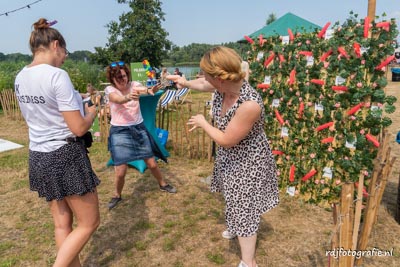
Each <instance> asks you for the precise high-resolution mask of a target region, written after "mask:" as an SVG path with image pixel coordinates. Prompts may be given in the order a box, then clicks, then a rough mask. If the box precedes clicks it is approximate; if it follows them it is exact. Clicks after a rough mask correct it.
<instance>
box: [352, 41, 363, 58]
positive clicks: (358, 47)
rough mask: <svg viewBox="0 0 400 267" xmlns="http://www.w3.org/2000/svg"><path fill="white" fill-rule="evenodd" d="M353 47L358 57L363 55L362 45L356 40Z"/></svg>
mask: <svg viewBox="0 0 400 267" xmlns="http://www.w3.org/2000/svg"><path fill="white" fill-rule="evenodd" d="M353 48H354V53H356V56H357V57H361V46H360V44H359V43H357V42H354V44H353Z"/></svg>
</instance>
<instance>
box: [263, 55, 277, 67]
mask: <svg viewBox="0 0 400 267" xmlns="http://www.w3.org/2000/svg"><path fill="white" fill-rule="evenodd" d="M274 57H275V53H274V52H272V51H271V52H270V54H269V57H267V58H266V59H265V61H264V66H265V67H266V68H267V67H268V65H269V63H271V61H272V60H273V59H274Z"/></svg>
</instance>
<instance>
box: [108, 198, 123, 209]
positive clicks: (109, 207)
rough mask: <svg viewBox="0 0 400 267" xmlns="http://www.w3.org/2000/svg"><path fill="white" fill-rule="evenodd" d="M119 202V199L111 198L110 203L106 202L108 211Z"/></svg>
mask: <svg viewBox="0 0 400 267" xmlns="http://www.w3.org/2000/svg"><path fill="white" fill-rule="evenodd" d="M121 200H122V198H121V197H113V198H112V199H111V200H110V202H108V209H109V210H110V209H112V208H114V207H115V206H117V204H118V203H119V202H121Z"/></svg>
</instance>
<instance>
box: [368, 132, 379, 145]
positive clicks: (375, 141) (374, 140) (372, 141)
mask: <svg viewBox="0 0 400 267" xmlns="http://www.w3.org/2000/svg"><path fill="white" fill-rule="evenodd" d="M365 138H367V140H368V141H370V142H371V143H372V144H373V145H374V146H376V147H379V145H380V144H379V142H378V140H376V139H375V137H373V136H372V135H370V134H366V135H365Z"/></svg>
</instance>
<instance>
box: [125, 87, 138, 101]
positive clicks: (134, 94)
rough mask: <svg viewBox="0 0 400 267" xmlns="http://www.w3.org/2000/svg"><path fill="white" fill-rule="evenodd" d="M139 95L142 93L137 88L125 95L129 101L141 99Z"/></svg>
mask: <svg viewBox="0 0 400 267" xmlns="http://www.w3.org/2000/svg"><path fill="white" fill-rule="evenodd" d="M139 95H140V93H139V92H138V91H136V90H134V91H133V92H130V93H129V94H126V95H125V96H124V97H125V99H126V100H127V102H129V101H131V100H135V101H137V100H139Z"/></svg>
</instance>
